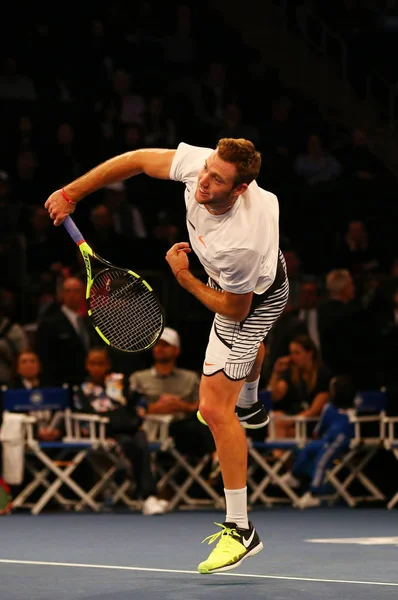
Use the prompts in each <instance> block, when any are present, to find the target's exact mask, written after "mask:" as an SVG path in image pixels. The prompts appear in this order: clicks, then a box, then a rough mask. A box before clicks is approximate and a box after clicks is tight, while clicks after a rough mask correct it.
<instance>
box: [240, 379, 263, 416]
mask: <svg viewBox="0 0 398 600" xmlns="http://www.w3.org/2000/svg"><path fill="white" fill-rule="evenodd" d="M259 382H260V377H259V378H258V379H256V381H245V383H244V384H243V387H242V389H241V391H240V394H239V398H238V402H237V405H238V406H239V407H240V408H250V407H251V406H253V404H255V402H257V400H258V384H259Z"/></svg>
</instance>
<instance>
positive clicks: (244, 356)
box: [203, 251, 289, 381]
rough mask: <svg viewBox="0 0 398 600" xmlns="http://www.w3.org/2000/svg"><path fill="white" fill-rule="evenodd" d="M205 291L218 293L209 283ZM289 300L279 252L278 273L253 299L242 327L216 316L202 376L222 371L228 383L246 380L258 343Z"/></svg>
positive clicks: (283, 267) (284, 269) (216, 287)
mask: <svg viewBox="0 0 398 600" xmlns="http://www.w3.org/2000/svg"><path fill="white" fill-rule="evenodd" d="M208 285H209V287H212V288H214V289H220V287H219V286H218V285H217V283H216V282H215V281H213V280H212V279H209V281H208ZM288 296H289V282H288V279H287V275H286V263H285V259H284V257H283V254H282V252H280V251H279V258H278V269H277V274H276V277H275V281H274V283H273V284H272V286H271V287H270V288H269V289H268V290H267V291H266V292H264V294H262V295H261V296H256V295H254V296H253V298H254V299H253V302H252V307H251V311H250V313H249V315H248V316H247V317H246V319H245V320H244V321H243V322H242V323H238V322H236V321H232V320H231V319H228V318H227V317H223V316H221V315H219V314H216V315H215V317H214V321H213V326H212V328H211V331H210V336H209V343H208V345H207V349H206V355H205V360H204V363H203V375H207V376H210V375H214V374H215V373H218V372H219V371H223V372H224V373H225V375H226V376H227V377H228V378H229V379H232V380H236V381H238V380H241V379H246V377H247V376H248V374H249V373H250V370H251V368H252V366H253V363H254V361H255V358H256V356H257V352H258V349H259V347H260V344H261V342H262V341H263V340H264V338H265V337H266V336H267V334H268V333H269V331H270V329H271V327H272V326H273V324H274V323H275V321H276V320H277V319H278V317H279V316H280V314H281V313H282V311H283V309H284V308H285V305H286V302H287V300H288Z"/></svg>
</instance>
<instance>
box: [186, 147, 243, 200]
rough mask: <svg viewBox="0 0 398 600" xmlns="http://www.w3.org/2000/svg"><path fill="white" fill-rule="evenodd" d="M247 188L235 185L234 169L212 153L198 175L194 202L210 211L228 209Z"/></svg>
mask: <svg viewBox="0 0 398 600" xmlns="http://www.w3.org/2000/svg"><path fill="white" fill-rule="evenodd" d="M246 188H247V185H246V184H241V185H238V186H237V185H236V168H235V165H233V164H232V163H228V162H225V161H224V160H222V159H221V158H220V157H219V156H218V154H217V152H213V154H211V155H210V156H209V157H208V158H207V159H206V160H205V162H204V165H203V167H202V168H201V170H200V172H199V175H198V183H197V187H196V192H195V200H196V202H197V203H198V204H202V205H203V206H205V207H206V208H207V209H210V211H222V210H223V209H226V208H229V207H230V206H231V205H232V204H233V202H234V201H235V200H236V198H237V197H238V196H239V195H240V194H242V193H243V192H244V191H245V190H246Z"/></svg>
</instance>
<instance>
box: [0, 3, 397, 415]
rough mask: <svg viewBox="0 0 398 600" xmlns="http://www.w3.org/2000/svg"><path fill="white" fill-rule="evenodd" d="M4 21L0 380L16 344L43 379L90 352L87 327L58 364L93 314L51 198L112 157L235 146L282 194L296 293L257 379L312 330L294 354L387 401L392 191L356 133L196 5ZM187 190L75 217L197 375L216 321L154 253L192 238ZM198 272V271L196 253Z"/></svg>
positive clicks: (101, 205)
mask: <svg viewBox="0 0 398 600" xmlns="http://www.w3.org/2000/svg"><path fill="white" fill-rule="evenodd" d="M348 4H350V3H348ZM354 4H355V3H354ZM370 4H371V3H370ZM390 4H391V6H390V5H389V6H390V8H392V9H393V8H394V6H393V5H395V3H390ZM343 5H344V7H343V8H344V10H348V9H349V6H348V7H347V3H342V6H343ZM2 28H3V29H2V36H1V37H2V41H1V43H2V49H3V52H2V55H3V62H2V65H1V72H0V105H1V112H0V126H1V130H2V136H1V138H0V231H1V241H0V275H1V288H2V289H1V294H0V311H1V314H0V319H1V321H0V327H1V329H0V369H1V379H2V383H6V384H7V383H8V382H9V381H10V380H11V379H12V377H13V376H15V372H13V369H14V368H15V364H16V362H15V359H16V356H17V355H18V353H19V352H20V351H21V350H23V349H24V348H26V347H32V348H33V349H34V350H35V351H36V352H37V353H38V355H39V357H40V360H41V362H42V366H43V374H44V375H45V376H46V377H48V378H49V379H50V380H52V383H63V382H68V383H72V384H73V383H75V378H76V380H77V381H79V382H81V381H82V380H83V379H84V377H85V376H87V371H86V366H85V365H86V363H85V360H86V355H87V351H88V350H89V348H90V347H91V344H92V345H96V344H97V343H98V341H99V340H96V339H94V340H93V339H92V336H93V335H94V336H95V333H93V331H92V330H91V329H90V327H89V326H87V323H85V325H84V326H85V327H86V329H85V330H84V331H85V333H83V334H82V335H81V336H80V338H79V340H78V346H76V344H75V346H73V348H74V350H73V364H72V362H71V361H69V362H68V361H65V360H64V357H66V356H71V354H70V353H71V348H69V347H68V340H67V336H65V331H63V330H62V327H63V326H64V327H69V325H70V323H71V322H72V323H73V327H74V329H75V331H76V335H77V336H78V335H80V333H79V327H80V326H81V322H80V321H79V320H78V317H79V319H80V317H82V318H83V321H84V320H86V315H85V304H84V299H82V297H80V296H79V298H80V299H79V303H80V304H79V303H78V305H76V306H75V307H72V309H70V308H69V309H68V303H69V304H70V302H71V297H72V296H73V295H74V294H75V295H76V294H77V295H79V294H81V289H83V288H82V286H83V284H82V283H81V281H84V278H85V272H84V267H83V265H82V264H81V262H80V259H79V254H78V253H77V252H76V249H75V246H74V244H73V243H71V241H70V239H69V238H68V236H67V234H66V233H65V231H64V230H63V228H62V227H61V228H59V229H56V228H54V227H53V225H52V222H51V220H50V218H49V216H48V214H47V212H46V210H45V209H44V208H43V204H44V202H45V200H46V199H47V197H48V195H49V194H50V193H51V192H52V191H53V190H54V189H57V188H60V187H62V186H63V185H64V184H67V183H68V182H69V181H71V180H72V179H74V178H76V177H77V176H79V175H80V174H82V173H84V172H85V171H86V170H88V169H89V168H91V167H93V166H95V165H96V164H97V163H98V162H100V161H102V160H105V159H107V158H110V157H111V156H113V155H114V154H119V153H122V152H125V151H129V150H134V149H136V148H140V147H165V148H170V147H171V148H174V147H176V146H177V144H178V143H179V141H185V142H188V143H192V144H195V145H203V146H208V147H214V146H215V144H216V143H217V141H218V139H219V138H220V137H246V138H249V139H251V140H252V141H253V142H254V143H255V144H256V146H257V147H258V149H259V150H260V151H261V153H262V158H263V165H262V171H261V175H260V178H259V184H260V185H262V186H263V187H265V188H266V189H268V190H270V191H272V192H274V193H275V194H276V195H277V196H278V199H279V203H280V228H281V238H280V245H281V248H282V250H283V252H284V255H285V258H286V262H287V268H288V274H289V279H290V286H291V294H290V300H289V303H288V306H287V307H286V310H285V312H284V314H283V315H282V317H281V319H280V320H279V321H278V323H277V325H276V326H275V328H274V330H273V331H272V332H271V335H270V336H269V339H268V340H267V359H266V363H265V365H264V372H263V379H262V386H263V387H266V386H267V385H270V380H271V379H272V375H273V374H275V370H276V372H279V373H281V372H282V371H283V368H282V366H283V360H282V361H281V360H280V359H284V358H285V359H286V357H288V356H291V360H292V361H293V363H295V360H296V361H297V360H300V359H298V358H297V352H296V358H294V356H295V354H294V348H293V349H292V347H291V343H292V340H294V339H295V338H296V336H298V335H307V336H309V338H310V340H311V343H312V344H313V347H312V346H311V348H310V347H309V346H308V347H306V346H305V344H304V342H303V339H302V338H301V342H302V343H303V344H304V345H302V346H301V350H302V351H303V352H304V354H305V353H306V352H307V354H308V353H309V354H308V355H307V358H308V360H309V358H311V361H314V365H319V364H320V363H319V361H320V360H322V364H323V365H324V366H325V369H327V370H328V372H329V371H330V373H333V374H339V373H348V374H349V375H350V376H352V377H353V379H354V382H355V386H356V387H358V388H364V387H367V388H369V387H370V388H378V387H380V386H387V387H388V389H389V390H390V391H391V394H392V398H394V393H395V390H396V389H397V387H398V379H397V375H396V368H395V365H396V361H397V356H398V248H397V241H396V236H395V222H396V217H397V214H396V213H397V210H396V202H395V198H396V193H397V183H396V181H395V178H394V177H393V176H392V174H391V173H390V172H389V171H388V170H387V169H386V168H385V166H384V165H383V164H382V162H381V161H380V160H379V159H378V158H377V157H376V156H375V154H374V153H373V152H372V141H371V140H370V139H369V138H368V135H367V131H366V124H364V123H352V124H351V127H350V128H347V129H344V128H342V127H341V126H340V125H337V124H336V123H335V122H333V121H330V120H325V119H324V117H323V116H322V114H321V113H320V111H319V110H318V108H317V106H316V105H315V104H314V103H313V102H312V100H311V99H309V98H305V97H303V96H302V95H301V94H300V93H299V92H298V91H297V90H294V89H290V88H286V86H284V85H283V84H282V83H281V81H280V79H279V74H278V70H277V69H276V68H270V67H269V66H266V65H265V62H264V61H263V60H262V57H261V55H260V54H259V53H258V52H256V51H254V50H252V49H250V48H248V47H247V46H245V45H244V44H243V42H242V41H241V39H240V37H239V33H238V32H237V31H233V30H231V29H229V28H227V27H226V25H225V24H224V23H223V20H222V17H221V16H220V14H219V13H217V12H216V11H215V10H213V9H211V8H209V7H208V6H206V5H201V6H198V5H197V4H196V3H193V2H184V3H181V4H180V3H177V2H171V3H167V6H166V5H159V6H158V4H157V3H156V2H154V1H153V2H151V1H150V0H149V1H145V2H141V3H139V4H138V3H137V4H135V3H131V2H130V3H127V2H123V1H119V2H112V3H111V4H109V3H105V2H99V3H97V4H96V7H95V12H91V11H90V12H89V11H85V8H84V7H81V13H80V15H79V21H78V23H77V22H76V20H75V19H74V18H73V16H72V15H69V16H68V15H63V16H62V18H60V17H58V16H57V15H55V13H54V14H53V13H52V12H51V10H50V11H49V12H45V13H40V11H39V12H36V9H33V8H32V9H30V12H29V9H28V10H27V12H26V13H25V15H24V17H20V15H17V14H16V15H15V20H14V22H13V19H12V15H10V19H9V22H8V24H7V29H6V28H5V23H3V25H2ZM71 31H73V34H72V33H71ZM204 32H205V35H204ZM71 37H73V40H72V39H71ZM231 39H233V44H231ZM182 192H183V191H182V189H181V188H180V187H179V186H178V184H175V183H171V182H164V181H157V180H151V179H149V178H145V177H144V176H139V177H135V178H132V179H130V180H127V181H126V182H124V183H120V184H115V185H112V186H109V187H108V188H105V189H103V190H99V191H98V192H96V193H94V194H93V195H92V197H90V198H87V199H86V200H84V201H83V202H82V204H81V205H79V206H78V208H77V211H76V213H75V217H76V221H77V222H78V224H79V226H80V227H81V229H82V230H83V231H84V233H85V237H86V239H87V241H88V242H89V243H90V245H92V246H93V247H94V248H95V249H96V251H97V252H98V253H99V254H100V255H102V256H104V257H106V258H107V259H108V260H110V261H112V262H114V263H116V264H120V265H121V266H128V267H130V268H133V269H134V270H135V271H137V272H139V273H143V274H145V273H149V275H148V277H149V278H150V277H151V276H152V279H151V282H152V283H153V285H154V287H155V289H156V291H157V293H158V294H159V297H160V299H161V301H162V303H163V304H164V306H165V308H166V318H167V321H168V325H171V326H172V327H176V329H178V331H179V332H180V335H181V339H182V347H183V350H184V351H183V354H182V356H181V364H182V365H183V366H187V367H189V368H192V369H193V370H195V371H197V372H200V370H201V357H202V355H203V349H204V347H205V344H206V341H207V340H206V337H207V331H206V328H205V327H203V323H207V322H210V319H211V315H209V314H208V312H207V311H206V310H205V309H203V308H202V307H200V306H198V303H197V302H196V301H195V300H194V299H192V298H189V297H188V295H187V294H185V293H183V292H181V290H179V289H177V288H178V286H176V284H175V282H174V280H173V278H172V276H171V275H170V273H169V270H168V267H167V264H166V262H165V260H164V255H165V252H166V251H167V249H168V248H169V247H170V246H171V245H172V244H173V243H174V242H175V241H178V240H184V239H186V229H185V214H184V213H185V211H184V204H183V193H182ZM191 264H192V268H194V269H197V270H198V272H199V274H200V273H201V271H200V265H199V263H197V262H195V258H194V257H193V258H192V260H191ZM151 274H152V275H151ZM157 282H161V283H159V285H158V287H157V286H156V284H157ZM69 288H71V289H69ZM74 288H76V289H74ZM75 299H76V298H75ZM72 304H73V299H72ZM65 306H66V309H65ZM191 306H192V307H193V308H192V310H190V308H191ZM181 307H182V308H181ZM68 310H69V311H70V312H69V313H68ZM71 313H73V314H71ZM74 315H75V316H74ZM65 318H66V319H67V320H69V325H68V322H66V321H65ZM62 323H63V325H62ZM57 328H58V329H57ZM194 336H195V342H193V339H194ZM75 341H76V340H75ZM306 343H307V345H308V342H306ZM299 344H300V343H299ZM296 345H297V342H296ZM296 350H297V348H296ZM301 358H302V360H304V359H303V357H301ZM112 359H113V361H114V363H115V369H116V370H117V371H121V372H123V373H125V374H131V373H132V372H134V371H135V370H138V369H142V368H144V367H146V366H149V365H150V363H151V354H150V353H147V355H145V354H144V355H143V356H140V357H135V358H134V359H127V358H126V357H125V356H121V355H120V354H116V353H115V354H113V355H112ZM311 361H309V362H308V361H307V362H308V365H307V367H308V369H309V371H311V364H312V363H311ZM304 363H305V361H304ZM304 363H303V364H304ZM310 363H311V364H310ZM305 364H307V363H305ZM302 366H303V365H302ZM284 368H285V370H286V368H287V366H286V364H285V365H284ZM57 369H58V371H59V370H60V369H61V370H63V372H57ZM68 369H73V371H74V372H73V373H72V372H67V371H68ZM304 370H305V369H304ZM321 379H322V378H321ZM326 379H327V378H326ZM315 380H316V378H315V379H314V380H313V381H314V382H315ZM325 386H326V388H327V385H326V383H325V378H324V379H323V388H325ZM314 389H315V388H314V387H313V388H312V389H311V390H310V391H311V395H313V392H314ZM321 391H322V390H321ZM392 406H393V407H392V410H395V409H394V402H392Z"/></svg>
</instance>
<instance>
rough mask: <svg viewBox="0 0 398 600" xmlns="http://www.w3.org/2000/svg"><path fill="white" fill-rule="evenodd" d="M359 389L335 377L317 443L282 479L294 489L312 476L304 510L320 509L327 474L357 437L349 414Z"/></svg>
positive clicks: (303, 500)
mask: <svg viewBox="0 0 398 600" xmlns="http://www.w3.org/2000/svg"><path fill="white" fill-rule="evenodd" d="M354 396H355V388H354V386H353V384H352V381H351V379H350V378H349V377H347V376H338V377H333V379H332V380H331V381H330V385H329V403H328V404H327V405H326V406H325V407H324V409H323V411H322V414H321V417H320V419H319V421H318V423H317V425H316V427H315V430H314V433H313V436H314V438H317V439H314V441H313V442H311V443H310V444H308V445H307V446H306V447H305V448H304V449H303V450H300V452H299V455H298V457H297V458H296V460H295V462H294V466H293V470H292V472H291V473H286V474H285V475H283V476H282V479H283V480H284V481H285V482H286V483H287V484H288V485H290V487H292V488H293V489H294V488H299V487H301V486H302V480H303V479H307V480H308V475H309V474H310V478H311V483H310V487H309V491H307V492H306V493H305V494H304V495H303V497H302V498H301V500H300V507H301V508H309V507H312V506H319V505H320V503H321V500H320V498H319V496H320V495H321V494H322V493H323V492H324V484H325V478H326V477H325V476H326V471H327V470H328V469H329V468H330V467H331V466H332V465H333V462H334V461H335V459H336V458H337V457H339V456H341V454H342V453H344V452H346V451H347V450H348V449H349V447H350V441H351V439H352V438H353V437H354V425H353V424H352V423H350V420H349V416H348V414H347V411H348V410H349V409H352V408H353V402H354Z"/></svg>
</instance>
